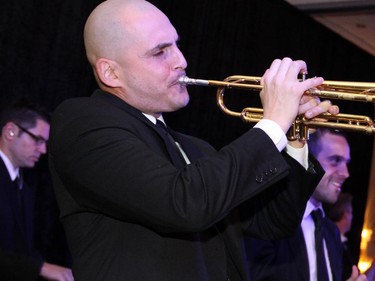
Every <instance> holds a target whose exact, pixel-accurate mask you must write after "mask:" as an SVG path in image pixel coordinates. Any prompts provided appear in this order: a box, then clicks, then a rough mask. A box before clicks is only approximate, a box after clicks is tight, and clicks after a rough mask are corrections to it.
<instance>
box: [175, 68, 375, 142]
mask: <svg viewBox="0 0 375 281" xmlns="http://www.w3.org/2000/svg"><path fill="white" fill-rule="evenodd" d="M260 79H261V77H257V76H242V75H233V76H229V77H227V78H225V79H224V80H223V81H217V80H203V79H192V78H189V77H187V76H183V77H181V78H180V79H179V83H180V85H183V86H187V85H197V86H211V87H217V88H218V89H217V92H216V101H217V105H218V106H219V108H220V109H221V110H222V111H223V112H224V113H225V114H228V115H230V116H233V117H240V118H241V119H242V120H243V121H245V122H258V121H260V120H261V119H262V118H263V109H262V108H254V107H245V108H244V109H243V110H242V111H241V112H238V111H233V110H230V109H228V108H227V106H226V105H225V103H224V93H225V90H226V89H239V90H250V91H261V90H262V89H263V86H262V85H261V84H260ZM305 94H306V95H310V96H316V97H319V98H324V99H337V100H346V101H355V102H371V103H373V104H374V103H375V83H371V82H345V81H324V83H323V84H322V85H320V86H318V87H316V88H312V89H309V90H307V91H306V92H305ZM310 128H312V129H314V128H330V129H336V130H342V131H351V132H361V133H366V134H368V135H373V134H375V127H374V121H373V119H372V118H370V117H368V116H364V115H353V114H343V113H339V114H336V115H332V114H329V113H323V114H320V115H318V116H317V117H315V118H313V119H307V118H306V117H304V116H303V115H299V116H297V117H296V119H295V121H294V122H293V124H292V126H291V128H290V130H289V132H288V139H289V140H296V139H300V140H307V139H308V137H309V129H310Z"/></svg>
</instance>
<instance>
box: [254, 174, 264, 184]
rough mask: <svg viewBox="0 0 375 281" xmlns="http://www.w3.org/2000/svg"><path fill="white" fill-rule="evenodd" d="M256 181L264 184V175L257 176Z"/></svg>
mask: <svg viewBox="0 0 375 281" xmlns="http://www.w3.org/2000/svg"><path fill="white" fill-rule="evenodd" d="M255 180H256V181H257V182H262V181H263V176H262V175H257V176H256V177H255Z"/></svg>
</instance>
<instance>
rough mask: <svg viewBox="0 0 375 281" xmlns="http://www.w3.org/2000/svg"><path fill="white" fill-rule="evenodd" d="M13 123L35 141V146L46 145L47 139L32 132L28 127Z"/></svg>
mask: <svg viewBox="0 0 375 281" xmlns="http://www.w3.org/2000/svg"><path fill="white" fill-rule="evenodd" d="M15 124H16V125H17V127H18V128H20V129H21V131H22V132H25V133H26V134H28V135H29V136H30V137H31V138H32V139H33V140H34V141H35V143H36V145H37V146H41V145H43V144H45V145H47V143H48V140H46V139H45V138H43V137H41V136H37V135H35V134H33V133H32V132H30V131H29V130H28V129H25V128H24V127H22V126H20V125H18V124H17V123H15Z"/></svg>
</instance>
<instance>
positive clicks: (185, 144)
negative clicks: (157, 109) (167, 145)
mask: <svg viewBox="0 0 375 281" xmlns="http://www.w3.org/2000/svg"><path fill="white" fill-rule="evenodd" d="M93 97H94V98H99V99H102V100H106V101H107V102H109V103H112V104H114V105H115V106H117V107H118V108H120V109H121V110H124V111H126V112H128V113H129V114H131V115H132V116H134V117H135V118H137V119H139V120H140V121H141V122H142V123H144V124H146V125H147V126H148V127H150V128H152V129H153V130H154V131H156V132H157V133H158V134H159V135H160V132H159V131H158V130H157V129H156V128H155V126H154V125H153V124H152V122H150V120H148V119H147V118H146V117H145V116H144V115H143V114H142V112H140V111H139V110H137V109H135V108H134V107H132V106H130V105H129V104H127V103H126V102H124V101H123V100H121V99H119V98H117V97H116V96H114V95H111V94H107V93H105V92H103V91H101V90H97V91H96V92H95V93H94V94H93ZM169 129H170V130H171V131H172V132H173V130H172V129H171V128H169ZM160 137H161V138H162V139H163V136H161V135H160ZM174 137H175V138H176V140H177V141H178V143H179V144H180V146H181V148H182V149H183V151H184V152H185V153H186V155H187V157H188V158H189V160H190V162H194V161H196V160H197V159H199V158H201V157H203V155H204V154H203V153H202V152H201V151H200V150H199V148H198V147H197V146H196V145H195V144H194V143H193V142H192V141H191V140H190V139H189V138H188V137H187V136H185V135H183V134H180V133H177V132H174ZM163 141H164V140H163ZM168 154H169V153H168Z"/></svg>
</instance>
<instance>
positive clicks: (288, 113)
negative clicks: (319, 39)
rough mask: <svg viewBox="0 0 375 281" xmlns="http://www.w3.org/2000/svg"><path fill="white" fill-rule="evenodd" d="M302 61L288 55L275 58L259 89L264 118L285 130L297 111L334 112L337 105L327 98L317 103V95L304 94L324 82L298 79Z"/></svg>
mask: <svg viewBox="0 0 375 281" xmlns="http://www.w3.org/2000/svg"><path fill="white" fill-rule="evenodd" d="M306 70H307V66H306V63H305V62H304V61H301V60H296V61H292V60H291V59H290V58H284V59H282V60H280V59H276V60H274V61H273V62H272V64H271V66H270V68H269V69H267V70H266V72H265V73H264V75H263V77H262V79H261V85H263V90H262V91H261V92H260V98H261V101H262V105H263V109H264V114H263V117H264V118H265V119H270V120H273V121H275V122H276V123H277V124H279V125H280V127H281V128H282V130H283V131H284V132H285V133H287V131H288V129H289V128H290V126H291V124H292V123H293V121H294V120H295V118H296V117H297V115H298V114H305V116H306V117H307V118H314V117H315V116H318V115H319V114H321V113H323V112H329V113H331V114H337V113H338V112H339V108H338V107H337V106H336V105H332V104H331V102H330V101H323V102H320V100H319V98H317V97H312V96H307V95H304V92H306V91H307V90H308V89H310V88H315V87H317V86H319V85H321V84H322V83H323V81H324V80H323V78H321V77H314V78H309V79H306V80H304V81H300V80H299V79H298V75H299V74H300V73H303V72H306Z"/></svg>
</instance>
